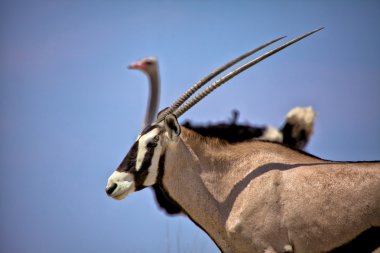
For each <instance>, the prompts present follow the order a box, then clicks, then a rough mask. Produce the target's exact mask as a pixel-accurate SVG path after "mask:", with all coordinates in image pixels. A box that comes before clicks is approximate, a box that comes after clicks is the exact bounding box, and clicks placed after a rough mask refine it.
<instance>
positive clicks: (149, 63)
mask: <svg viewBox="0 0 380 253" xmlns="http://www.w3.org/2000/svg"><path fill="white" fill-rule="evenodd" d="M145 64H146V65H148V66H150V65H152V64H153V62H151V61H146V62H145Z"/></svg>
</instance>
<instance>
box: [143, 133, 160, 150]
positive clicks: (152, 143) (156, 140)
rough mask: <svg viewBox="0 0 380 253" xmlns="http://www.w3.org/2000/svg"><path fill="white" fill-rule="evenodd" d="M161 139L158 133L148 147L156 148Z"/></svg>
mask: <svg viewBox="0 0 380 253" xmlns="http://www.w3.org/2000/svg"><path fill="white" fill-rule="evenodd" d="M159 140H160V137H159V136H158V135H156V136H154V137H153V138H152V140H151V141H149V142H148V144H147V145H146V146H147V147H148V148H154V147H156V146H157V142H158V141H159Z"/></svg>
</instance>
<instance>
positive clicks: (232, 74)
mask: <svg viewBox="0 0 380 253" xmlns="http://www.w3.org/2000/svg"><path fill="white" fill-rule="evenodd" d="M323 28H324V27H322V28H319V29H316V30H314V31H311V32H309V33H306V34H304V35H301V36H299V37H297V38H295V39H293V40H291V41H289V42H287V43H285V44H283V45H282V46H279V47H277V48H275V49H273V50H270V51H268V52H267V53H265V54H263V55H261V56H259V57H257V58H256V59H253V60H252V61H250V62H248V63H246V64H244V65H243V66H241V67H239V68H237V69H235V70H233V71H231V72H230V73H228V74H227V75H225V76H223V77H222V78H220V79H219V80H217V81H215V82H214V83H213V84H211V85H210V86H208V87H207V88H206V89H204V90H203V91H202V92H200V93H199V94H197V95H196V96H195V97H193V98H192V99H191V100H189V101H188V102H186V103H185V104H184V105H183V106H182V107H180V108H179V109H178V110H176V111H174V115H175V116H176V117H177V118H178V117H180V116H181V115H182V114H183V113H185V112H186V111H187V110H189V109H190V108H191V107H192V106H194V105H195V104H196V103H198V102H199V101H200V100H202V99H203V98H204V97H206V96H207V95H208V94H210V93H211V92H212V91H214V90H215V89H216V88H218V87H219V86H221V85H222V84H224V83H225V82H227V81H228V80H230V79H232V78H233V77H235V76H236V75H238V74H239V73H241V72H243V71H244V70H247V69H248V68H250V67H252V66H253V65H255V64H257V63H259V62H261V61H262V60H264V59H266V58H268V57H269V56H271V55H273V54H275V53H277V52H279V51H281V50H283V49H285V48H286V47H288V46H290V45H292V44H294V43H296V42H298V41H300V40H302V39H304V38H306V37H307V36H310V35H312V34H313V33H316V32H318V31H320V30H322V29H323Z"/></svg>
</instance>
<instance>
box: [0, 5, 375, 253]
mask: <svg viewBox="0 0 380 253" xmlns="http://www.w3.org/2000/svg"><path fill="white" fill-rule="evenodd" d="M379 24H380V2H379V1H265V3H264V1H98V0H95V1H54V0H49V1H17V0H12V1H9V0H5V1H4V0H3V1H1V2H0V122H1V124H0V133H1V142H0V145H1V146H0V180H1V181H0V200H1V203H0V204H1V207H0V242H1V243H0V252H14V253H24V252H25V253H26V252H28V253H29V252H40V253H43V252H47V253H52V252H54V253H60V252H62V253H64V252H65V253H66V252H91V253H97V252H165V253H169V252H218V249H217V248H216V246H215V245H214V244H213V242H212V241H211V240H210V239H209V238H208V237H207V236H206V235H205V234H204V233H203V232H202V231H201V230H200V229H198V228H197V227H196V226H195V225H194V224H192V223H191V222H190V221H189V220H188V219H187V218H185V217H168V216H166V215H165V214H164V213H163V212H162V211H160V210H159V209H158V207H157V206H156V203H155V201H154V198H153V195H152V192H151V190H150V189H145V190H143V191H140V192H138V193H135V194H132V195H131V196H130V197H128V198H127V199H125V200H123V201H115V200H112V199H110V198H108V197H107V196H106V194H105V192H104V188H105V185H106V181H107V178H108V176H109V175H110V174H111V173H112V172H113V171H114V169H115V168H116V167H117V166H118V164H119V163H120V161H121V160H122V158H123V157H124V155H125V154H126V152H127V151H128V149H129V147H130V146H131V144H132V143H133V141H134V140H135V138H136V136H137V134H138V133H139V131H140V128H141V125H142V121H143V118H144V113H145V107H146V100H147V93H148V85H147V80H146V77H145V76H144V75H143V74H142V73H139V72H137V71H132V70H127V69H126V66H127V65H128V64H129V63H131V62H133V61H135V60H137V59H139V58H142V57H145V56H156V57H158V59H159V61H160V72H161V80H162V90H161V104H160V108H162V107H164V106H168V105H169V104H170V103H171V102H173V101H174V99H176V98H177V97H178V96H179V95H180V94H181V93H182V92H184V91H185V90H186V89H187V88H188V87H190V85H192V84H193V83H195V82H196V81H198V80H199V79H200V78H201V77H203V76H204V75H206V74H208V73H209V72H211V71H212V70H213V69H215V68H216V67H219V66H220V65H221V64H223V63H225V62H227V61H228V60H230V59H232V58H233V57H235V56H237V55H240V54H241V53H243V52H245V51H248V50H250V49H252V48H254V47H256V46H258V45H261V44H263V43H265V42H267V41H269V40H272V39H274V38H277V37H279V36H282V35H288V36H289V39H291V38H294V37H296V36H298V35H301V34H303V33H305V32H308V31H311V30H313V29H316V28H319V27H322V26H324V27H326V29H324V30H323V31H321V32H319V33H317V34H315V35H313V36H311V37H309V38H307V39H305V40H303V41H302V42H300V43H297V44H295V45H293V46H292V47H290V48H288V49H286V50H285V51H282V52H280V53H278V54H276V55H274V56H272V57H270V58H269V59H267V60H265V61H264V62H262V63H260V64H259V65H257V66H255V67H254V68H253V69H250V70H248V71H246V72H244V73H242V74H241V75H240V76H239V77H237V78H235V79H234V80H232V81H230V82H229V83H228V84H226V85H225V86H223V87H222V88H220V89H219V90H218V91H216V92H215V93H214V94H212V95H211V96H209V97H208V98H207V99H206V100H205V101H202V102H201V103H200V104H198V105H197V106H196V107H194V108H192V109H191V110H190V111H188V112H187V113H186V114H185V115H184V116H183V117H182V118H183V119H191V120H192V121H193V122H196V123H206V122H218V121H222V120H227V119H229V118H230V117H231V111H232V110H233V109H238V110H239V111H240V118H239V122H242V123H245V122H251V123H254V124H257V125H264V124H271V125H272V126H276V127H279V126H281V125H282V123H283V121H284V118H285V115H286V113H287V112H288V111H289V110H290V109H291V108H292V107H294V106H308V105H311V106H312V107H313V108H314V109H315V110H316V111H317V113H318V117H317V119H316V129H315V134H314V135H313V137H312V139H311V142H310V144H309V146H308V147H307V151H308V152H310V153H312V154H314V155H317V156H320V157H322V158H325V159H332V160H354V161H355V160H379V159H380V131H379V130H380V60H379V59H380V50H379V45H380V32H379ZM253 197H254V196H253Z"/></svg>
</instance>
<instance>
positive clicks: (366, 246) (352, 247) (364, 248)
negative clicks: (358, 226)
mask: <svg viewBox="0 0 380 253" xmlns="http://www.w3.org/2000/svg"><path fill="white" fill-rule="evenodd" d="M379 247H380V227H371V228H369V229H367V230H365V231H364V232H362V233H361V234H360V235H358V236H357V237H356V238H354V239H353V240H352V241H350V242H348V243H346V244H344V245H342V246H340V247H338V248H335V249H333V250H332V251H330V253H343V252H344V253H354V252H360V253H370V252H373V251H375V250H376V249H377V248H379Z"/></svg>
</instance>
